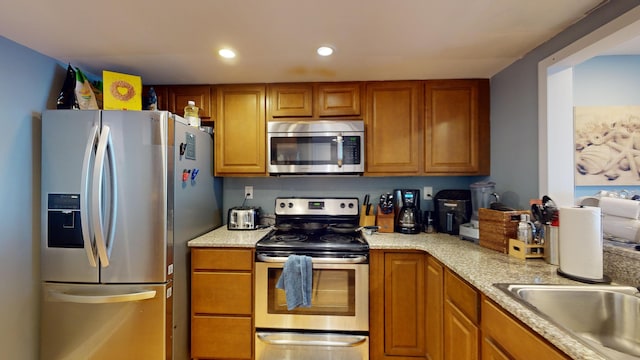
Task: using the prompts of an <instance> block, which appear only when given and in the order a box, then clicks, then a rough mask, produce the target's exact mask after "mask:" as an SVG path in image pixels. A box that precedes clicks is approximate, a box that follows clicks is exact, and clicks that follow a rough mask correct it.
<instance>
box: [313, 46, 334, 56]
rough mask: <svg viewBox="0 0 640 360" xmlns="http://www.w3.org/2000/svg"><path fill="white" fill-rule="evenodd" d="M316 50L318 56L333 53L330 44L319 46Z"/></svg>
mask: <svg viewBox="0 0 640 360" xmlns="http://www.w3.org/2000/svg"><path fill="white" fill-rule="evenodd" d="M317 51H318V55H320V56H329V55H331V54H333V48H332V47H330V46H320V47H319V48H318V50H317Z"/></svg>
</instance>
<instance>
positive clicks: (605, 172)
mask: <svg viewBox="0 0 640 360" xmlns="http://www.w3.org/2000/svg"><path fill="white" fill-rule="evenodd" d="M573 125H574V132H575V133H574V141H575V152H576V153H575V183H576V185H578V186H580V185H582V186H585V185H614V186H618V185H640V172H639V170H640V106H576V107H574V124H573Z"/></svg>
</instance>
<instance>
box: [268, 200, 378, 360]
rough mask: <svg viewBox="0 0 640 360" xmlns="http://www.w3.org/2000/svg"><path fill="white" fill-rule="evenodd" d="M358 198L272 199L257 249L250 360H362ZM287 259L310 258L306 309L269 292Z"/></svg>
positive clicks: (365, 292)
mask: <svg viewBox="0 0 640 360" xmlns="http://www.w3.org/2000/svg"><path fill="white" fill-rule="evenodd" d="M359 209H360V206H359V202H358V198H293V197H284V198H278V199H276V201H275V215H276V224H275V230H273V231H272V232H270V233H269V234H267V235H266V236H265V237H264V238H263V239H261V240H260V241H258V243H257V244H256V276H255V291H256V301H255V327H256V340H255V341H256V359H259V360H266V359H328V358H339V359H353V360H362V359H368V357H369V355H368V354H369V350H368V348H369V336H368V335H369V245H368V244H367V242H366V241H365V240H364V238H363V236H362V235H361V234H360V231H359V228H358V223H359V217H360V213H359ZM290 255H306V256H310V257H311V262H312V269H313V270H312V274H313V276H312V280H311V303H310V306H308V307H297V308H294V309H291V310H289V309H288V307H287V300H286V294H285V291H284V290H283V289H279V288H277V287H276V284H277V282H278V280H279V278H280V276H281V275H282V272H283V267H284V264H285V262H286V261H287V259H288V258H289V256H290Z"/></svg>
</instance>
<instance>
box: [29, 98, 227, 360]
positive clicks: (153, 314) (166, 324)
mask: <svg viewBox="0 0 640 360" xmlns="http://www.w3.org/2000/svg"><path fill="white" fill-rule="evenodd" d="M213 151H214V147H213V139H212V138H211V136H210V135H209V134H208V133H205V132H203V131H200V129H198V128H195V127H191V126H187V124H186V121H185V120H184V119H182V118H181V117H179V116H175V115H173V114H171V113H169V112H166V111H100V110H96V111H85V110H48V111H45V112H44V116H43V119H42V240H41V260H40V261H41V277H42V317H41V319H42V320H41V321H42V323H41V346H40V353H41V356H40V358H41V359H96V360H97V359H176V360H181V359H188V358H189V338H188V334H189V331H188V330H189V300H188V299H189V294H188V291H189V289H188V284H189V265H188V264H189V250H188V247H187V242H188V241H189V240H190V239H193V238H195V237H197V236H199V235H201V234H204V233H206V232H208V231H210V230H213V229H215V228H217V227H219V226H220V225H221V222H222V216H221V210H220V205H221V201H222V194H221V192H222V182H221V181H222V179H220V178H216V177H214V175H213Z"/></svg>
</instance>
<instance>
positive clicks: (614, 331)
mask: <svg viewBox="0 0 640 360" xmlns="http://www.w3.org/2000/svg"><path fill="white" fill-rule="evenodd" d="M495 286H496V287H498V288H499V289H501V290H502V291H504V292H505V293H507V294H508V295H510V296H511V297H513V298H514V299H516V300H517V301H519V302H521V303H523V304H525V305H527V306H529V307H530V308H532V310H534V311H535V312H537V313H538V314H540V315H541V316H543V317H545V318H547V319H548V320H549V321H551V322H553V323H555V324H557V325H558V326H560V327H562V328H564V329H565V330H567V331H568V332H569V333H571V334H572V335H573V336H574V337H575V338H576V339H577V340H579V341H581V342H582V343H584V344H585V345H588V346H590V347H591V348H592V349H593V350H595V351H596V352H599V353H601V354H602V355H604V356H605V357H607V358H610V359H625V360H626V359H640V293H639V292H638V289H636V288H634V287H631V286H616V285H541V284H495Z"/></svg>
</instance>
